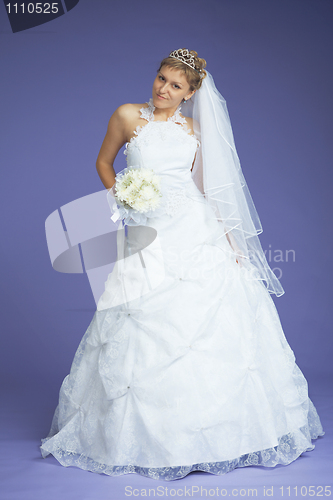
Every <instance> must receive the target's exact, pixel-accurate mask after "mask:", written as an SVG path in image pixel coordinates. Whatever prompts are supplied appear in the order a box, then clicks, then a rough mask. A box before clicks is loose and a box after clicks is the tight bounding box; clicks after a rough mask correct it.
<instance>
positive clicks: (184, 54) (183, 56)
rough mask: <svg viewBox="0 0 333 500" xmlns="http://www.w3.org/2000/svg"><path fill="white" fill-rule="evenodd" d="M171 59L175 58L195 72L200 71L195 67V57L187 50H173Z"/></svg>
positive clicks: (170, 55)
mask: <svg viewBox="0 0 333 500" xmlns="http://www.w3.org/2000/svg"><path fill="white" fill-rule="evenodd" d="M169 57H174V58H175V59H178V61H181V62H182V63H184V64H187V66H189V67H190V68H192V69H194V70H195V71H198V70H197V69H196V67H195V62H194V56H192V54H191V53H190V52H189V51H188V50H187V49H178V50H173V51H172V52H170V54H169Z"/></svg>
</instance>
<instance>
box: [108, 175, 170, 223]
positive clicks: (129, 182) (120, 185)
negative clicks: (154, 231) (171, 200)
mask: <svg viewBox="0 0 333 500" xmlns="http://www.w3.org/2000/svg"><path fill="white" fill-rule="evenodd" d="M109 194H110V195H111V196H113V198H114V200H115V203H113V205H112V206H111V205H110V206H111V210H112V212H114V213H113V215H112V217H111V220H112V221H113V222H116V221H117V220H118V219H125V221H124V222H125V223H127V224H129V225H132V224H133V221H134V223H136V224H142V223H145V222H146V220H147V217H153V216H154V212H155V210H156V209H157V208H158V207H159V206H160V204H161V197H162V192H161V179H160V176H159V175H157V174H155V172H154V171H153V170H152V169H148V168H142V167H134V166H131V167H127V168H125V169H124V170H122V171H121V172H119V173H118V174H117V176H116V182H115V184H114V185H113V186H112V188H111V189H110V190H109Z"/></svg>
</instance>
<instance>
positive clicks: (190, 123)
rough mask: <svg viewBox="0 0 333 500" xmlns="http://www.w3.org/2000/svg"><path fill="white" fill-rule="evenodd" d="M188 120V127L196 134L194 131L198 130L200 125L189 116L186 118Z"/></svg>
mask: <svg viewBox="0 0 333 500" xmlns="http://www.w3.org/2000/svg"><path fill="white" fill-rule="evenodd" d="M184 118H185V119H186V123H187V127H188V128H189V129H190V130H191V132H192V133H194V129H196V130H198V127H199V123H198V122H197V120H193V118H191V117H189V116H184Z"/></svg>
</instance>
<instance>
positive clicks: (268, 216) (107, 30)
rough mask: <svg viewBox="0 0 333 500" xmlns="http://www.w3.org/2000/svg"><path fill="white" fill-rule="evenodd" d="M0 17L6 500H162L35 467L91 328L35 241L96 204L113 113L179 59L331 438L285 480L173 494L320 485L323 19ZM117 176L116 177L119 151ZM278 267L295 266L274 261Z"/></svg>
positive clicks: (171, 1)
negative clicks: (251, 227) (201, 61)
mask: <svg viewBox="0 0 333 500" xmlns="http://www.w3.org/2000/svg"><path fill="white" fill-rule="evenodd" d="M0 16H1V21H0V51H1V70H2V77H1V101H2V103H1V143H2V144H1V168H2V182H1V184H0V188H1V204H2V213H1V225H2V228H1V235H2V238H1V262H2V279H1V285H2V296H1V302H2V311H3V318H2V323H1V325H2V335H1V342H2V348H1V366H0V370H1V380H2V382H3V383H2V386H3V396H2V399H1V401H2V403H3V405H2V407H3V409H4V411H3V413H2V418H3V423H2V425H1V430H2V431H3V432H4V438H3V439H4V444H5V446H3V448H2V449H3V451H4V452H5V460H4V465H3V467H2V472H5V478H4V483H3V484H4V485H5V488H6V496H5V497H4V498H5V499H6V500H11V499H14V500H16V499H21V498H22V499H24V500H29V499H30V498H33V499H34V500H36V499H38V498H39V496H40V498H45V497H46V496H47V498H53V495H54V498H57V496H59V495H60V494H61V496H62V498H65V499H67V498H79V493H80V492H82V495H81V498H84V499H90V498H91V499H94V500H95V499H96V498H101V499H104V498H107V499H109V498H125V494H124V485H129V484H132V485H133V484H134V483H135V484H140V487H145V486H146V487H148V486H149V487H151V488H156V487H157V486H158V484H159V483H158V482H156V481H152V480H149V479H145V478H141V477H138V476H134V475H132V476H127V477H126V476H125V477H122V478H107V477H102V476H97V475H93V474H91V473H87V472H84V471H81V470H78V469H72V468H71V469H64V468H62V467H60V466H59V467H57V465H56V462H55V460H54V459H52V458H50V457H49V458H48V459H46V460H45V461H43V460H42V459H41V458H40V456H39V451H38V445H39V439H40V438H41V437H45V435H46V434H47V432H48V430H49V426H50V423H51V417H52V415H53V411H54V408H55V405H56V403H57V397H58V390H59V387H60V384H61V382H62V380H63V378H64V377H65V375H66V374H67V373H68V371H69V368H70V364H71V361H72V358H73V355H74V353H75V350H76V348H77V346H78V343H79V341H80V339H81V337H82V336H83V334H84V332H85V331H86V329H87V327H88V325H89V323H90V321H91V319H92V317H93V314H94V311H95V302H94V299H93V295H92V292H91V289H90V286H89V283H88V280H87V277H86V275H83V274H81V275H80V274H76V275H75V274H62V273H57V272H55V271H54V270H53V269H52V266H51V263H50V258H49V255H48V250H47V246H46V239H45V229H44V224H45V219H46V218H47V217H48V215H49V214H50V213H51V212H53V211H54V210H56V209H58V208H59V207H60V206H62V205H64V204H66V203H69V202H70V201H72V200H75V199H77V198H80V197H82V196H85V195H88V194H90V193H93V192H96V191H99V190H101V189H103V185H102V183H101V181H100V179H99V177H98V174H97V172H96V169H95V161H96V157H97V154H98V151H99V148H100V146H101V143H102V140H103V138H104V135H105V132H106V127H107V123H108V120H109V118H110V116H111V114H112V113H113V111H114V110H115V109H116V107H117V106H119V105H120V104H122V103H125V102H140V103H141V102H145V101H147V100H148V99H149V97H150V96H151V87H152V82H153V79H154V77H155V73H156V69H157V67H158V63H159V61H160V60H161V59H162V58H163V57H165V56H166V55H167V54H168V53H169V52H170V50H174V49H176V48H179V47H188V48H189V49H195V50H197V52H198V53H199V56H201V57H204V58H205V59H206V60H207V69H208V70H209V71H210V72H211V73H212V75H213V77H214V79H215V83H216V85H217V87H218V89H219V90H220V92H221V93H222V95H223V96H224V97H225V98H226V100H227V104H228V108H229V113H230V116H231V122H232V125H233V130H234V135H235V141H236V146H237V148H238V153H239V156H240V160H241V164H242V168H243V172H244V175H245V177H246V180H247V182H248V185H249V188H250V190H251V193H252V196H253V199H254V202H255V205H256V207H257V210H258V213H259V216H260V218H261V221H262V225H263V229H264V232H263V234H262V235H261V242H262V246H263V248H264V249H265V250H267V251H269V250H271V252H272V257H273V256H274V255H276V253H274V251H275V252H276V251H277V250H280V251H281V253H280V255H282V259H283V260H284V262H274V260H272V259H269V260H270V264H271V266H272V267H273V268H274V267H278V268H280V269H281V271H282V278H281V283H282V285H283V287H284V289H285V292H286V293H285V294H284V295H283V296H282V297H280V298H274V300H275V303H276V305H277V308H278V312H279V314H280V318H281V322H282V325H283V328H284V331H285V334H286V337H287V340H288V342H289V344H290V346H291V348H292V349H293V350H294V352H295V355H296V362H297V364H298V365H299V367H300V368H301V370H302V371H303V373H304V375H305V376H306V378H307V380H308V382H309V394H310V397H311V398H312V400H313V402H314V404H315V405H316V406H317V409H318V412H319V415H320V417H321V419H322V423H323V426H324V430H325V431H326V436H324V437H323V438H321V439H319V440H317V441H316V442H315V444H316V449H315V451H313V452H312V453H311V454H306V457H301V458H300V459H299V460H298V461H296V462H295V463H293V464H291V465H290V466H289V467H277V469H276V470H271V471H268V472H267V471H264V470H259V469H260V468H253V467H251V468H248V470H245V469H243V470H241V469H240V470H237V471H234V472H232V473H230V474H228V475H227V476H225V477H223V476H222V477H221V478H217V477H212V476H208V475H207V474H204V473H197V474H192V475H190V476H188V477H187V478H185V479H184V480H183V482H182V485H185V484H187V485H188V484H206V485H212V486H209V487H212V488H213V487H216V486H217V485H218V484H219V485H221V484H222V483H223V484H224V485H226V484H227V485H228V487H229V486H230V485H235V484H236V485H238V486H239V487H240V485H241V486H242V487H243V486H244V487H245V485H250V484H252V485H253V484H257V485H258V486H259V485H263V484H266V486H269V483H271V484H273V483H274V484H275V485H277V486H276V488H278V487H280V486H282V485H294V484H299V485H301V484H306V485H308V484H329V476H328V475H326V474H327V471H328V470H329V463H330V464H331V466H332V461H331V454H330V453H329V449H330V448H329V445H330V444H331V438H330V435H329V433H328V432H327V429H328V426H329V425H331V423H332V399H331V392H330V391H331V380H332V372H331V370H332V363H331V357H332V349H331V347H332V337H331V336H330V331H331V328H330V320H329V312H330V310H331V309H330V303H331V298H332V297H331V282H330V280H329V276H331V274H332V259H331V255H330V251H331V248H332V231H331V228H330V227H331V221H330V217H329V214H330V213H331V211H332V206H331V203H332V195H331V190H332V111H333V109H332V73H333V71H332V65H331V53H332V48H333V44H332V40H333V30H332V18H333V4H332V2H331V1H329V0H327V1H326V0H311V1H310V0H289V1H288V2H287V1H283V0H251V1H249V0H234V1H231V0H205V2H204V1H202V0H201V1H198V0H182V1H179V0H177V1H176V0H168V1H167V2H156V1H155V0H145V1H144V2H142V3H138V2H136V1H123V2H120V1H117V2H115V1H107V0H98V1H93V0H81V1H80V2H79V3H78V5H77V6H76V7H75V8H73V9H72V10H71V11H70V12H68V13H67V14H65V15H63V16H61V17H59V18H57V19H55V20H53V21H52V22H49V23H47V24H44V25H42V26H38V27H35V28H32V29H29V30H26V31H22V32H18V33H15V34H13V33H12V32H11V29H10V25H9V21H8V19H7V17H6V10H5V7H4V5H3V4H0ZM115 166H116V170H117V171H118V170H120V169H121V168H123V167H124V166H125V157H124V155H122V153H121V152H120V154H119V155H118V158H117V161H116V165H115ZM287 250H293V251H294V254H291V253H289V261H288V262H285V260H286V251H287ZM293 255H294V258H293ZM268 257H269V255H268ZM328 398H330V399H328ZM17 472H19V474H20V477H21V482H17V481H16V479H15V477H17V474H16V473H17ZM268 476H269V481H267V478H268ZM305 477H306V481H305V480H303V479H304V478H305ZM302 478H303V479H302ZM308 479H311V480H312V482H309V481H308ZM302 480H303V483H302ZM265 481H266V482H265ZM295 481H296V482H295ZM297 481H299V482H297ZM325 481H326V482H325ZM221 482H222V483H221ZM179 484H180V483H179V481H178V482H177V487H179ZM163 486H165V485H164V484H163ZM169 486H170V488H171V487H173V486H172V485H169ZM68 488H69V489H68ZM73 488H74V489H73ZM179 495H180V494H179ZM258 497H259V498H260V496H259V495H258Z"/></svg>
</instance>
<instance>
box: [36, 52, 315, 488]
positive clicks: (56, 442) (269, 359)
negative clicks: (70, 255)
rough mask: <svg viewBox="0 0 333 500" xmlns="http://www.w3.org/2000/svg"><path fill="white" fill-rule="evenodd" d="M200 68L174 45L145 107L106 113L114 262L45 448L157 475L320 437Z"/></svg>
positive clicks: (103, 155)
mask: <svg viewBox="0 0 333 500" xmlns="http://www.w3.org/2000/svg"><path fill="white" fill-rule="evenodd" d="M205 65H206V63H205V61H204V60H203V59H200V58H199V57H198V56H197V53H196V52H194V51H188V50H187V49H178V50H176V51H173V52H171V53H170V55H169V56H168V57H167V58H165V59H163V61H162V62H161V65H160V68H159V70H158V73H157V76H156V79H155V81H154V84H153V92H152V99H151V100H150V101H149V103H147V104H144V105H142V104H125V105H123V106H120V107H119V108H118V109H117V110H116V111H115V113H114V114H113V115H112V117H111V119H110V122H109V126H108V131H107V134H106V136H105V139H104V141H103V144H102V147H101V150H100V153H99V155H98V159H97V170H98V173H99V175H100V177H101V180H102V182H103V184H104V185H105V187H106V188H107V190H108V193H107V196H108V200H109V202H110V206H111V211H112V213H113V215H112V217H111V218H112V220H113V221H114V222H116V221H118V220H119V221H120V223H119V226H118V231H117V242H118V259H117V262H116V263H115V266H114V269H113V271H112V273H111V274H110V275H109V276H108V280H107V281H106V283H105V285H106V286H105V291H104V293H103V294H102V296H101V298H100V300H99V302H98V306H97V311H96V313H95V315H94V317H93V319H92V321H91V323H90V325H89V327H88V329H87V331H86V334H85V335H84V337H83V339H82V341H81V343H80V346H79V348H78V350H77V353H76V355H75V358H74V361H73V365H72V368H71V372H70V374H69V375H68V376H67V377H66V378H65V380H64V382H63V385H62V387H61V390H60V398H59V405H58V408H57V410H56V412H55V416H54V419H53V422H52V427H51V431H50V433H49V435H48V437H47V438H46V439H44V440H43V444H42V446H41V450H42V455H43V456H44V457H45V456H47V455H48V454H49V453H52V454H53V455H54V456H55V457H56V458H57V460H58V461H59V462H60V463H61V464H62V465H66V466H68V465H75V466H78V467H81V468H82V469H87V470H90V471H94V472H99V473H105V474H108V475H121V474H129V473H138V474H142V475H145V476H148V477H151V478H153V479H163V480H167V481H168V480H174V479H179V478H182V477H184V476H186V475H187V474H188V473H190V472H191V471H192V470H203V471H207V472H210V473H212V474H224V473H226V472H229V471H231V470H232V469H234V468H235V467H244V466H248V465H262V466H266V467H274V466H275V465H277V464H285V465H286V464H289V463H290V462H292V461H293V460H295V459H296V458H297V457H298V456H299V455H301V453H303V452H304V451H308V450H312V449H313V448H314V445H313V444H312V442H311V439H315V438H317V437H318V436H322V435H323V434H324V431H323V429H322V426H321V423H320V419H319V416H318V414H317V412H316V409H315V407H314V406H313V404H312V402H311V400H310V399H309V397H308V392H307V382H306V380H305V378H304V376H303V374H302V372H301V371H300V369H299V368H298V366H297V365H296V363H295V357H294V354H293V352H292V350H291V348H290V346H289V344H288V343H287V340H286V338H285V336H284V333H283V331H282V327H281V324H280V321H279V317H278V314H277V311H276V309H275V306H274V302H273V301H272V299H271V297H270V293H275V294H276V295H281V294H282V293H284V292H283V289H282V286H281V284H280V283H279V281H278V279H277V278H276V277H275V275H274V274H273V272H272V271H271V269H270V267H269V265H268V263H267V261H266V259H265V255H264V253H263V251H262V249H261V246H260V242H259V239H258V234H259V233H260V232H261V226H260V220H259V217H258V215H257V213H256V211H255V207H254V205H253V202H252V199H251V196H250V193H249V191H248V189H247V185H246V182H245V179H244V177H243V175H242V171H241V168H240V165H239V160H238V156H237V153H236V149H235V146H234V142H233V136H232V131H231V126H230V121H229V117H228V113H227V109H226V106H225V101H224V100H223V98H222V96H221V95H220V94H219V92H218V91H217V89H216V87H215V85H214V82H213V79H212V77H211V75H210V74H209V73H208V72H206V71H205V70H204V67H205ZM187 101H189V102H187ZM180 106H181V107H180ZM186 108H187V109H186ZM181 109H182V110H183V113H184V114H183V113H181ZM185 110H186V111H185ZM185 114H186V115H188V116H186V117H185ZM125 143H126V148H125V154H126V155H127V163H128V168H127V169H124V171H122V172H120V173H119V174H118V175H117V176H116V174H115V171H114V169H113V162H114V159H115V157H116V155H117V153H118V151H119V150H120V148H121V147H122V146H123V145H124V144H125Z"/></svg>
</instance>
